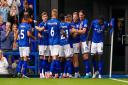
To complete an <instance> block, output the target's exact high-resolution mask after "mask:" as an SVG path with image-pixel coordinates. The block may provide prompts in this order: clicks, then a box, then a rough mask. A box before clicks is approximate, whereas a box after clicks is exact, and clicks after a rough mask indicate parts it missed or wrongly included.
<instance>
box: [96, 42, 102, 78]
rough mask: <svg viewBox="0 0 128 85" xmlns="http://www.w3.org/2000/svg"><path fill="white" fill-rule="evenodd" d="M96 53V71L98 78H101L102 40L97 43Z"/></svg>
mask: <svg viewBox="0 0 128 85" xmlns="http://www.w3.org/2000/svg"><path fill="white" fill-rule="evenodd" d="M97 52H98V53H97V54H98V56H97V57H98V60H97V61H98V72H99V76H98V78H101V75H102V68H103V59H102V58H103V42H101V43H98V44H97Z"/></svg>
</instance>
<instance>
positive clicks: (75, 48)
mask: <svg viewBox="0 0 128 85" xmlns="http://www.w3.org/2000/svg"><path fill="white" fill-rule="evenodd" d="M73 53H80V43H74V44H73Z"/></svg>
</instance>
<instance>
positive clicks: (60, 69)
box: [16, 9, 111, 78]
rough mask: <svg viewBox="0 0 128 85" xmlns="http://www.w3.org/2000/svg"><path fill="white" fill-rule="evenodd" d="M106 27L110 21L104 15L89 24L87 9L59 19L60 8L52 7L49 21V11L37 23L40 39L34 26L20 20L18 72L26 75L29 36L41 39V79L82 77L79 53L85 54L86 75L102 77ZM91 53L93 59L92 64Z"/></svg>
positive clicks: (39, 47) (36, 27) (39, 46)
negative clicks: (58, 9)
mask: <svg viewBox="0 0 128 85" xmlns="http://www.w3.org/2000/svg"><path fill="white" fill-rule="evenodd" d="M110 25H111V23H110ZM107 28H108V23H106V22H105V21H104V19H103V18H102V17H100V18H97V19H95V20H93V21H92V22H91V26H89V22H88V20H87V19H86V12H85V11H84V10H80V11H79V12H74V13H73V14H72V15H70V14H68V15H66V16H65V15H63V14H61V15H60V17H59V19H58V11H57V10H56V9H53V10H52V11H51V19H49V20H48V14H47V12H43V13H42V22H41V23H40V24H39V25H37V26H35V30H38V38H37V37H35V36H33V35H32V33H31V26H30V25H29V24H28V23H27V22H23V23H21V24H20V25H19V28H18V30H19V35H18V36H19V52H20V57H21V59H20V61H19V63H18V65H17V69H16V71H17V72H16V73H17V75H18V76H21V75H22V77H27V76H26V69H27V60H28V56H29V53H30V48H29V44H30V43H29V39H30V38H33V39H34V40H37V39H38V50H39V56H40V78H72V77H74V78H79V77H80V73H79V60H78V58H79V54H80V53H82V57H83V64H84V78H96V77H97V78H102V76H101V75H102V68H103V60H102V55H103V40H104V31H105V29H107ZM90 36H91V37H90ZM90 56H92V58H93V59H92V62H93V67H91V64H90V61H89V57H90ZM92 68H94V70H93V72H92V71H91V69H92Z"/></svg>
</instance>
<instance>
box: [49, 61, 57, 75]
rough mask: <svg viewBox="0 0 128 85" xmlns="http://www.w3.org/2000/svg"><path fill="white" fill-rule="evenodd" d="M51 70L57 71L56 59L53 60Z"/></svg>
mask: <svg viewBox="0 0 128 85" xmlns="http://www.w3.org/2000/svg"><path fill="white" fill-rule="evenodd" d="M50 72H52V73H56V60H53V61H52V62H51V67H50Z"/></svg>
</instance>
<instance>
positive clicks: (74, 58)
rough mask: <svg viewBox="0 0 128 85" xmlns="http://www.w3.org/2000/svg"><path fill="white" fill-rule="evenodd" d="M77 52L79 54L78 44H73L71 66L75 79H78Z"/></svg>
mask: <svg viewBox="0 0 128 85" xmlns="http://www.w3.org/2000/svg"><path fill="white" fill-rule="evenodd" d="M79 52H80V47H79V43H75V44H73V53H74V54H73V66H74V72H75V78H78V77H79V61H78V57H79Z"/></svg>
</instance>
